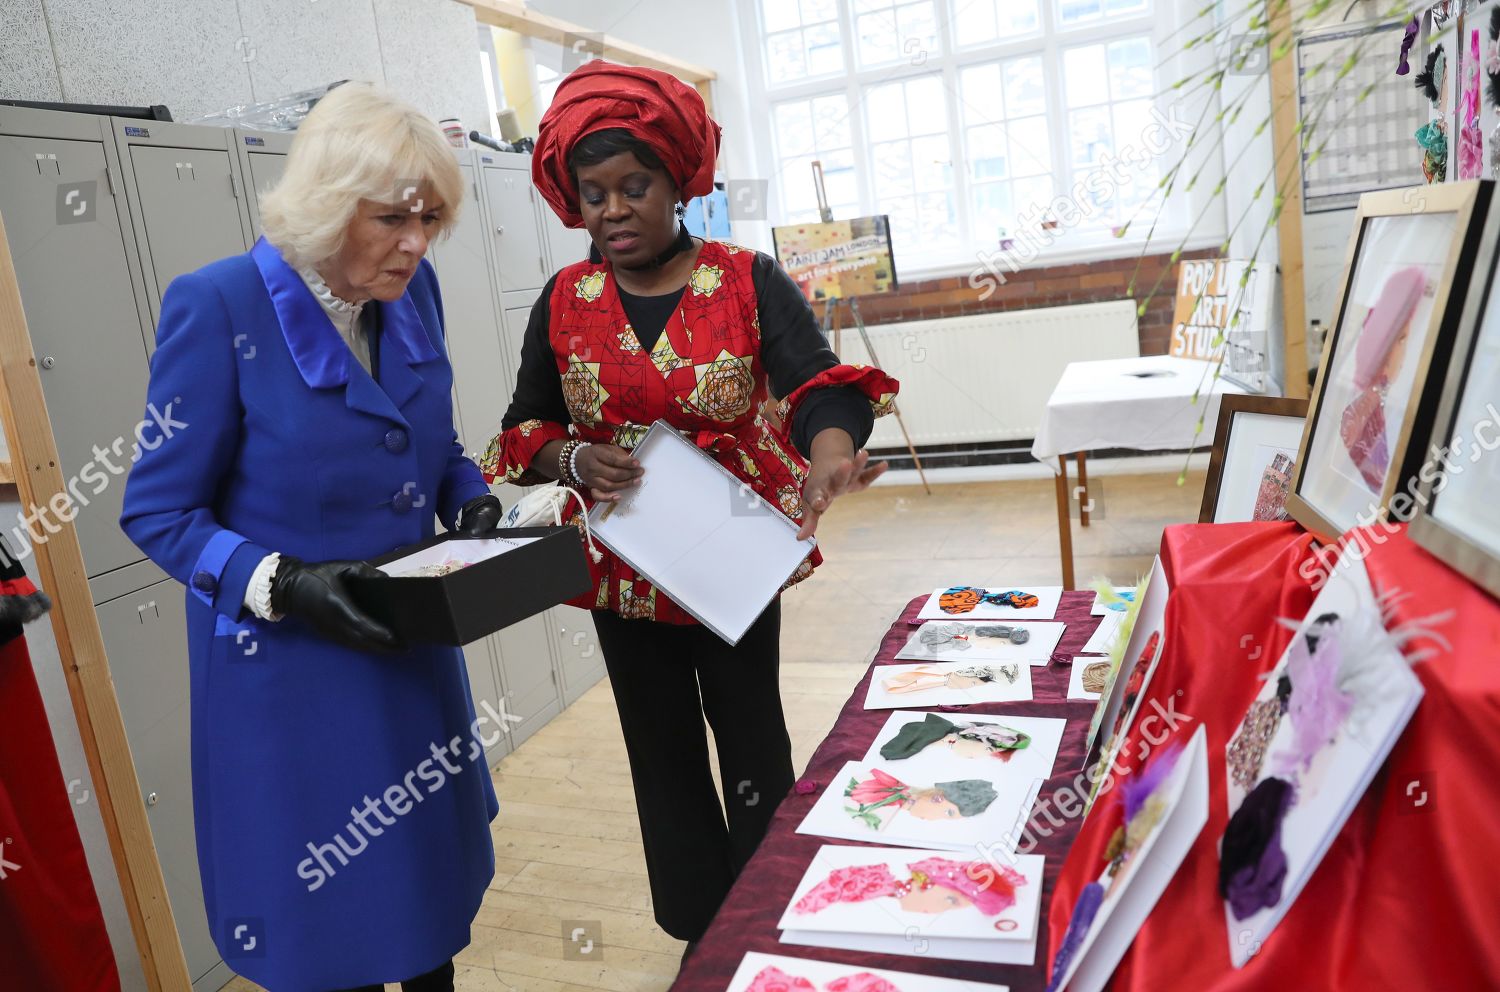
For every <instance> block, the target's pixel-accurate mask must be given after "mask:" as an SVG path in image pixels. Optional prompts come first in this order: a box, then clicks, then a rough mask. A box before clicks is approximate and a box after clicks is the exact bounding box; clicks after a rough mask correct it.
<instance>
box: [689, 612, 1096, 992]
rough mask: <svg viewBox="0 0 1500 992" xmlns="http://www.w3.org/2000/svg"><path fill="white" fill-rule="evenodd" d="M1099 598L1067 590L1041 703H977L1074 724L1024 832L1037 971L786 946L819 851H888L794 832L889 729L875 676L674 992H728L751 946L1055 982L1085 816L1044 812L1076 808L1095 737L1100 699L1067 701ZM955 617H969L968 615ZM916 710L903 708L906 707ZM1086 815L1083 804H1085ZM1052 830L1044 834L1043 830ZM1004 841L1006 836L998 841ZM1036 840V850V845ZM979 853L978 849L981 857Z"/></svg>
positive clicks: (889, 653) (896, 644)
mask: <svg viewBox="0 0 1500 992" xmlns="http://www.w3.org/2000/svg"><path fill="white" fill-rule="evenodd" d="M927 598H928V597H927V596H925V595H924V596H920V597H918V598H916V599H914V600H912V601H911V602H910V603H908V604H907V605H906V609H904V610H903V611H902V613H901V616H900V617H899V618H898V619H897V620H896V622H895V623H893V624H892V625H891V628H890V630H888V631H887V632H886V634H885V637H884V638H883V639H882V640H881V642H880V649H879V650H878V651H877V652H876V653H875V659H874V661H873V662H872V663H871V668H873V667H874V666H876V665H889V664H893V663H897V662H896V661H895V656H896V652H897V651H899V650H901V648H902V647H903V646H904V645H905V644H906V641H907V638H908V637H910V636H911V633H912V631H913V630H915V629H916V624H917V620H916V616H917V613H918V611H919V610H920V609H921V608H922V604H923V603H925V602H926V601H927ZM1093 602H1094V594H1093V593H1092V592H1065V593H1063V598H1062V602H1061V604H1060V605H1059V606H1058V609H1057V616H1056V619H1058V620H1061V621H1063V622H1064V623H1066V624H1067V629H1066V630H1064V631H1063V636H1062V640H1061V641H1060V642H1059V643H1058V645H1057V648H1056V652H1055V653H1054V654H1053V656H1052V662H1051V664H1049V665H1046V666H1042V665H1034V666H1032V669H1031V684H1032V695H1033V697H1034V698H1033V699H1032V701H1030V702H1023V703H991V704H985V705H979V706H975V707H973V708H974V709H975V710H977V711H980V712H991V713H999V712H1004V713H1012V714H1015V715H1016V716H1027V717H1062V718H1066V719H1067V720H1068V721H1069V722H1068V726H1067V729H1066V730H1065V731H1064V732H1063V737H1062V744H1061V746H1060V747H1059V749H1058V754H1057V762H1056V763H1055V764H1054V766H1053V769H1052V777H1051V778H1049V779H1048V780H1047V781H1046V782H1045V783H1044V784H1043V785H1042V790H1041V793H1040V795H1039V796H1038V798H1037V805H1036V806H1034V807H1033V830H1034V835H1033V836H1032V837H1029V838H1023V840H1022V842H1021V844H1022V852H1023V853H1029V854H1040V855H1043V856H1045V857H1046V859H1047V862H1046V876H1045V881H1044V886H1043V890H1042V905H1041V915H1040V919H1039V921H1038V924H1037V927H1038V939H1037V954H1036V961H1035V963H1034V964H1033V965H1032V966H1031V967H1029V968H1028V967H1019V966H1015V965H998V964H981V963H977V962H973V961H950V960H944V959H940V958H935V957H933V956H931V955H924V954H911V955H892V954H871V953H869V952H867V951H838V950H830V949H827V948H821V947H806V946H802V945H798V944H783V943H782V942H781V931H780V930H778V929H777V928H776V923H777V921H778V920H780V919H781V915H782V913H783V912H784V911H785V910H786V906H787V903H788V902H790V901H791V898H792V895H793V893H794V892H795V890H796V888H797V883H798V882H799V881H801V880H802V876H803V874H804V873H806V871H807V866H808V865H809V864H810V863H811V862H812V857H813V854H814V853H816V852H817V850H818V848H819V847H821V846H823V845H824V844H850V845H852V846H866V847H882V846H888V845H884V844H867V845H858V844H854V842H851V841H844V840H832V839H828V838H823V837H810V836H805V835H802V834H798V833H795V831H796V829H797V825H798V824H800V823H801V822H802V820H803V818H804V817H805V816H807V813H808V811H809V810H811V809H812V807H813V804H814V803H815V802H816V801H817V799H818V796H819V795H821V794H822V791H823V789H825V788H827V787H828V786H829V785H831V784H834V783H833V782H832V779H833V776H835V775H837V774H838V772H839V769H841V768H842V767H843V766H844V763H845V762H846V761H857V760H859V759H860V758H862V757H864V754H865V752H866V751H868V750H869V748H870V745H871V744H872V743H874V740H875V735H876V734H878V733H879V732H880V728H881V727H883V726H884V725H885V722H886V720H887V719H888V718H889V716H890V714H891V712H892V711H891V710H866V709H865V708H864V701H865V693H866V692H867V690H868V689H869V684H870V672H869V671H866V672H865V675H864V678H862V679H861V680H860V682H859V684H858V685H857V686H856V687H855V689H854V693H853V695H851V696H850V697H849V700H848V702H846V703H845V704H844V708H843V710H842V712H840V713H839V718H838V721H837V722H836V723H835V724H834V726H833V730H832V731H830V732H829V734H828V737H827V738H826V739H825V740H824V741H823V743H822V744H820V745H819V746H818V749H817V751H816V752H814V754H813V756H812V759H811V760H810V761H809V762H808V765H807V770H806V771H805V772H804V773H803V775H802V778H801V780H799V784H800V783H801V782H816V783H817V785H818V788H817V789H816V790H814V791H812V792H810V793H809V794H807V795H799V794H797V793H796V792H793V793H792V794H791V795H789V796H787V797H786V798H785V799H784V800H782V802H781V805H780V806H779V807H778V808H777V810H776V815H775V818H774V819H773V820H772V821H771V827H770V830H769V831H768V832H767V834H766V838H765V840H764V841H762V842H761V845H760V848H759V849H758V850H757V851H756V852H755V856H754V857H753V858H751V860H750V863H749V864H748V865H746V866H745V870H744V872H743V873H742V874H741V875H740V878H739V880H738V881H737V882H736V883H735V886H734V888H733V889H732V890H731V891H730V893H729V897H728V898H727V899H726V900H725V901H724V905H723V906H722V907H721V908H720V909H719V913H718V915H717V916H715V917H714V921H713V924H712V925H711V926H710V927H709V929H708V932H707V933H706V934H704V936H703V940H702V942H701V943H700V945H699V947H698V950H697V951H696V952H694V954H693V956H692V957H691V958H689V959H688V961H687V964H686V965H685V966H684V967H683V969H682V971H681V973H679V974H678V976H677V981H676V982H675V983H674V984H673V985H672V989H673V992H722V990H723V989H725V988H726V987H727V986H728V985H729V980H730V979H731V978H733V977H734V972H735V969H736V968H737V967H739V963H740V959H741V958H742V957H744V955H745V952H746V951H762V952H765V953H767V954H786V955H790V956H792V957H801V958H813V959H817V960H822V961H837V962H841V963H844V964H855V965H860V966H863V967H867V968H886V969H890V970H893V971H908V972H914V973H917V974H924V975H937V976H941V977H944V978H961V979H968V980H971V981H982V982H994V983H1000V984H1004V985H1009V986H1010V988H1011V990H1012V992H1032V990H1040V989H1042V988H1043V987H1044V986H1045V985H1046V975H1045V968H1046V962H1047V929H1046V921H1047V909H1048V904H1049V901H1050V898H1051V894H1052V888H1053V886H1054V885H1055V884H1056V880H1057V875H1058V872H1059V870H1060V869H1061V868H1062V862H1063V857H1064V856H1065V855H1066V854H1067V851H1068V847H1069V845H1071V844H1072V842H1073V837H1074V835H1075V834H1076V833H1077V832H1078V826H1079V822H1080V821H1079V818H1078V816H1077V815H1076V814H1075V815H1072V816H1063V815H1060V814H1059V813H1058V812H1053V814H1052V818H1053V820H1055V824H1054V823H1053V822H1050V821H1048V820H1043V819H1040V818H1038V817H1037V816H1036V811H1037V810H1041V809H1044V808H1045V809H1049V810H1057V809H1069V808H1074V809H1076V807H1072V805H1071V803H1069V802H1067V801H1065V802H1063V804H1062V805H1061V806H1060V807H1059V806H1058V805H1057V796H1058V794H1059V792H1061V791H1062V790H1063V789H1064V787H1069V788H1071V787H1072V784H1073V781H1074V779H1075V778H1077V777H1078V775H1079V773H1080V771H1081V769H1082V767H1083V758H1084V737H1085V735H1086V734H1087V733H1088V724H1089V719H1090V717H1091V716H1092V715H1093V711H1094V706H1095V703H1094V702H1092V701H1090V700H1082V699H1074V700H1070V699H1068V698H1067V697H1068V680H1069V678H1070V676H1071V674H1072V659H1073V656H1074V655H1075V654H1078V653H1079V652H1080V651H1081V650H1082V649H1083V646H1084V644H1086V643H1087V642H1088V639H1089V636H1090V635H1091V634H1092V633H1093V632H1094V628H1095V627H1097V626H1098V625H1099V618H1098V617H1095V616H1091V615H1090V612H1089V611H1090V608H1091V607H1092V605H1093ZM954 619H957V620H962V619H964V618H963V617H955V618H954ZM906 708H908V707H903V709H906ZM968 708H969V707H942V706H938V707H909V709H912V710H915V711H918V712H926V711H932V712H959V713H961V712H963V711H964V710H965V709H968ZM1079 812H1081V810H1079ZM1039 825H1041V826H1043V828H1044V829H1045V831H1046V833H1047V836H1042V833H1043V829H1037V828H1038V826H1039ZM994 840H995V841H997V842H998V841H999V840H1000V838H998V837H997V838H994ZM1031 840H1034V841H1035V844H1034V846H1030V843H1029V842H1030V841H1031ZM976 856H977V854H976Z"/></svg>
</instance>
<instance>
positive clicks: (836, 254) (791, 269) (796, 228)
mask: <svg viewBox="0 0 1500 992" xmlns="http://www.w3.org/2000/svg"><path fill="white" fill-rule="evenodd" d="M771 237H772V238H773V239H775V242H776V260H777V261H779V262H780V263H781V267H782V268H784V269H786V271H787V274H788V275H790V276H791V277H792V278H793V279H794V280H796V282H797V286H798V288H800V289H801V290H802V295H803V296H805V297H807V300H808V302H809V303H817V302H819V301H821V300H837V299H843V298H845V297H849V296H868V295H870V294H871V293H884V292H887V291H889V290H892V289H895V288H896V265H895V262H894V261H892V259H891V228H890V224H889V223H888V222H887V220H886V218H885V216H884V215H882V216H879V217H855V218H854V219H852V220H837V221H832V222H830V223H827V224H789V225H787V226H786V227H775V228H772V229H771Z"/></svg>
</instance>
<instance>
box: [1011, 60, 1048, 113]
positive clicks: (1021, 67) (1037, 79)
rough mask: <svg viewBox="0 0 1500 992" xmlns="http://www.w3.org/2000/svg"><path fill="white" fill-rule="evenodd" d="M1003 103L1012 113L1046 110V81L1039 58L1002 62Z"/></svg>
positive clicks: (1043, 111) (1041, 111)
mask: <svg viewBox="0 0 1500 992" xmlns="http://www.w3.org/2000/svg"><path fill="white" fill-rule="evenodd" d="M1003 68H1004V73H1005V105H1006V106H1007V107H1008V108H1009V109H1010V112H1011V113H1012V114H1018V115H1019V114H1044V113H1046V112H1047V83H1046V80H1045V79H1043V78H1042V60H1041V59H1040V58H1024V59H1010V60H1009V61H1007V62H1006V63H1005V64H1004V67H1003Z"/></svg>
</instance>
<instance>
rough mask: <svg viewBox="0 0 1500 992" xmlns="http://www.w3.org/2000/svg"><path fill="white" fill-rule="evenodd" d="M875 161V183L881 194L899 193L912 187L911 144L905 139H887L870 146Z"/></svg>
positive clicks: (871, 156) (871, 155)
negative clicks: (882, 142)
mask: <svg viewBox="0 0 1500 992" xmlns="http://www.w3.org/2000/svg"><path fill="white" fill-rule="evenodd" d="M870 158H871V159H872V160H873V161H874V163H875V185H876V187H877V188H878V189H879V190H880V191H881V193H882V194H884V193H886V192H890V193H901V192H904V191H907V190H910V189H911V188H912V179H913V176H912V168H911V145H910V144H909V143H907V142H905V141H888V142H885V143H884V144H879V145H874V146H872V147H871V148H870Z"/></svg>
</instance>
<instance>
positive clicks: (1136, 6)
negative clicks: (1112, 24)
mask: <svg viewBox="0 0 1500 992" xmlns="http://www.w3.org/2000/svg"><path fill="white" fill-rule="evenodd" d="M1150 6H1151V5H1150V4H1149V3H1147V0H1104V13H1105V15H1106V16H1109V17H1114V16H1115V15H1116V14H1140V13H1144V12H1145V11H1146V9H1147V8H1148V7H1150Z"/></svg>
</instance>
